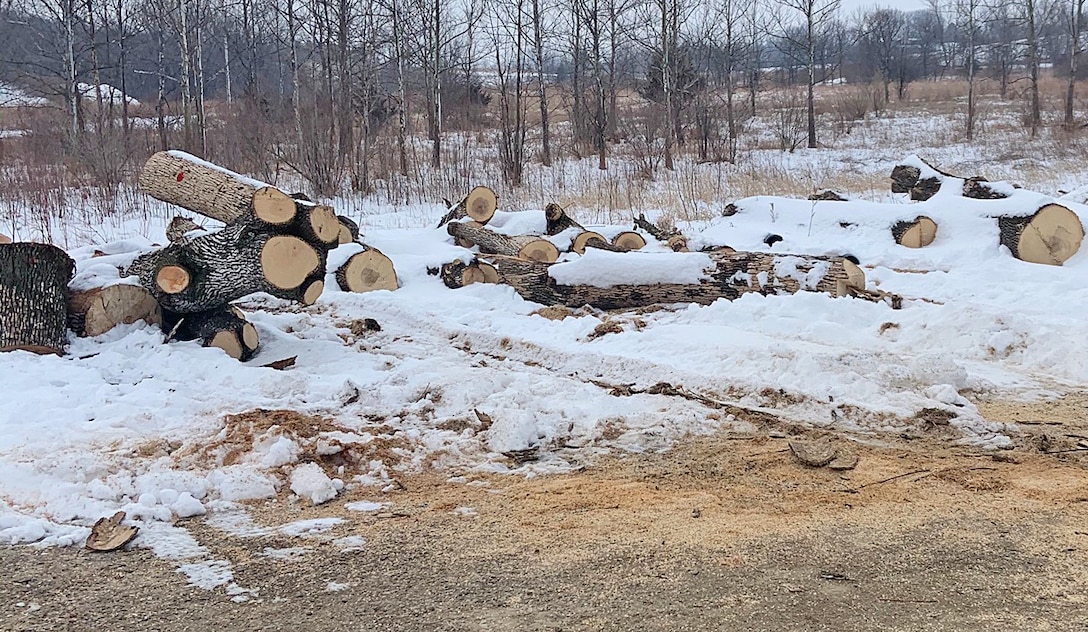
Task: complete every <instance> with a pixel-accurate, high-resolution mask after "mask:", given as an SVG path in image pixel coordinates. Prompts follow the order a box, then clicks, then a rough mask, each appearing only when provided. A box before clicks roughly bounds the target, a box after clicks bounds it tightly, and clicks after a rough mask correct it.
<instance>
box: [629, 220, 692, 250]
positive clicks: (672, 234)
mask: <svg viewBox="0 0 1088 632" xmlns="http://www.w3.org/2000/svg"><path fill="white" fill-rule="evenodd" d="M635 229H636V230H637V229H642V230H644V231H646V234H648V235H650V236H651V237H653V238H654V239H656V240H658V241H661V242H665V245H667V246H668V247H669V248H672V251H673V252H687V251H688V238H687V237H685V236H684V235H682V234H681V233H680V231H678V230H676V229H675V228H673V229H672V230H665V229H663V228H661V227H659V226H658V225H656V224H654V223H652V222H650V221H649V220H647V219H646V215H645V214H643V213H639V214H638V217H636V218H635Z"/></svg>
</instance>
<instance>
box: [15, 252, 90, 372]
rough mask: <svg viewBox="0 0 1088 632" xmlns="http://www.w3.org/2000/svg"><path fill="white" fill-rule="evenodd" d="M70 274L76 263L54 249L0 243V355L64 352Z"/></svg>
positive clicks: (66, 336)
mask: <svg viewBox="0 0 1088 632" xmlns="http://www.w3.org/2000/svg"><path fill="white" fill-rule="evenodd" d="M74 274H75V262H74V261H72V258H71V257H69V256H68V253H66V252H64V251H63V250H61V249H60V248H57V247H56V246H51V245H49V244H35V243H29V242H17V243H11V244H3V245H0V351H14V350H24V351H32V352H34V353H42V354H44V353H55V354H57V355H61V354H63V353H64V348H65V347H66V346H67V345H68V282H69V281H71V280H72V277H73V275H74Z"/></svg>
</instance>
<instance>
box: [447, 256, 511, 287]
mask: <svg viewBox="0 0 1088 632" xmlns="http://www.w3.org/2000/svg"><path fill="white" fill-rule="evenodd" d="M439 276H440V277H441V278H442V282H443V283H444V284H445V285H446V287H448V288H450V289H451V290H456V289H457V288H462V287H465V286H466V285H472V284H473V283H498V282H499V271H498V270H497V269H496V268H495V266H493V265H491V264H490V263H487V262H485V261H480V260H478V259H474V260H473V261H472V262H471V263H465V262H464V261H461V260H460V259H458V260H457V261H451V262H450V263H446V264H443V265H442V268H441V270H440V271H439Z"/></svg>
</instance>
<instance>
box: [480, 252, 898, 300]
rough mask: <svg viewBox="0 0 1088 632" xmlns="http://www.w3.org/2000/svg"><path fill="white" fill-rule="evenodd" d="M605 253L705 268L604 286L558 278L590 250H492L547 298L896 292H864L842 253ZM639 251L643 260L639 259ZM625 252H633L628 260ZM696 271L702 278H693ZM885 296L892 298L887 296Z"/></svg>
mask: <svg viewBox="0 0 1088 632" xmlns="http://www.w3.org/2000/svg"><path fill="white" fill-rule="evenodd" d="M600 256H602V257H604V256H608V257H617V259H615V260H613V261H611V262H609V264H610V265H614V266H615V268H616V269H618V270H628V269H631V270H635V269H638V268H639V266H640V265H641V266H645V265H646V261H648V259H645V258H647V257H661V258H662V259H661V260H660V261H659V262H658V261H655V262H654V265H652V266H650V267H651V268H655V267H664V266H670V265H675V264H677V263H678V262H677V260H676V259H668V258H672V257H678V256H679V257H688V258H692V257H699V258H700V259H689V260H687V261H685V263H684V266H685V267H686V268H689V269H690V267H691V264H692V263H695V264H698V265H699V266H702V271H701V274H698V275H694V276H693V278H692V280H689V281H684V282H669V281H665V282H662V281H661V280H653V281H640V282H633V283H616V284H615V285H612V286H609V287H599V286H598V285H590V284H589V283H579V282H569V281H568V282H564V281H562V280H561V279H563V278H570V277H571V276H573V277H574V278H578V276H579V274H578V273H573V274H572V270H571V269H570V268H567V269H563V268H562V266H571V265H576V264H585V263H586V259H585V258H583V259H582V260H579V261H576V262H569V263H564V264H552V265H549V264H546V263H541V262H535V261H525V260H522V259H517V258H513V257H505V256H494V257H491V260H492V261H493V262H494V263H495V266H496V268H498V271H499V274H500V275H501V276H502V279H503V282H505V283H507V284H509V285H511V286H512V287H513V288H514V290H515V291H517V293H518V294H520V295H521V296H522V297H524V298H525V299H527V300H530V301H533V302H536V303H541V304H544V305H566V306H568V307H582V306H583V305H590V306H592V307H596V308H599V309H625V308H632V307H644V306H647V305H652V304H655V303H699V304H704V305H706V304H710V303H712V302H714V301H716V300H718V299H722V298H724V299H728V300H733V299H736V298H738V297H740V296H742V295H744V294H751V293H756V294H763V295H770V294H793V293H796V292H798V291H811V292H824V293H827V294H830V295H832V296H854V295H857V296H859V297H860V298H865V299H867V300H873V301H884V300H885V298H887V297H891V296H892V295H880V296H876V295H875V293H869V292H866V291H865V289H864V277H865V275H864V273H863V272H862V271H861V269H860V268H858V267H857V266H855V265H854V264H852V263H850V262H849V261H847V260H845V259H842V258H841V257H811V256H800V255H778V254H771V253H762V252H734V253H725V252H709V253H684V254H671V253H670V254H664V253H654V254H650V253H624V254H610V255H603V254H602V255H600ZM636 257H637V258H641V259H642V260H636V259H635V258H636ZM664 257H668V258H664ZM625 258H631V260H630V261H625ZM588 265H589V266H593V265H594V264H593V263H590V264H588ZM586 270H587V272H586V273H585V274H589V275H590V276H591V277H599V276H600V275H601V272H600V271H599V270H597V269H595V268H593V267H588V268H586ZM695 277H698V279H699V280H694V278H695ZM887 302H889V303H894V302H895V301H893V300H891V299H889V300H888V301H887ZM894 306H895V305H893V307H894Z"/></svg>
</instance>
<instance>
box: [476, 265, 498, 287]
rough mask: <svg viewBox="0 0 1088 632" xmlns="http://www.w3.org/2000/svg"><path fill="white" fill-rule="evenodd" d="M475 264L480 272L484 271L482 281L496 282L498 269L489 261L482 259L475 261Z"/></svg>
mask: <svg viewBox="0 0 1088 632" xmlns="http://www.w3.org/2000/svg"><path fill="white" fill-rule="evenodd" d="M476 266H477V267H478V268H479V269H480V272H483V273H484V281H483V282H484V283H498V282H499V281H500V279H499V270H498V268H496V267H495V266H493V265H491V264H490V263H487V262H484V261H477V262H476Z"/></svg>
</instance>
